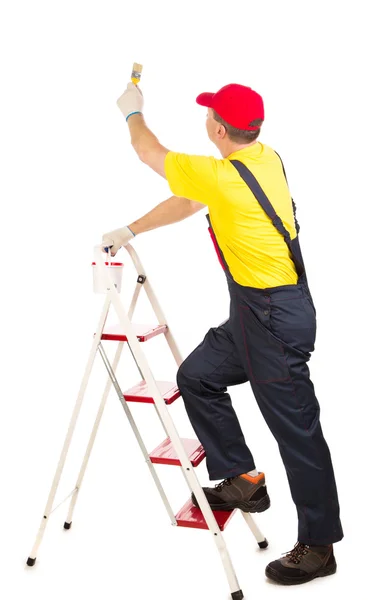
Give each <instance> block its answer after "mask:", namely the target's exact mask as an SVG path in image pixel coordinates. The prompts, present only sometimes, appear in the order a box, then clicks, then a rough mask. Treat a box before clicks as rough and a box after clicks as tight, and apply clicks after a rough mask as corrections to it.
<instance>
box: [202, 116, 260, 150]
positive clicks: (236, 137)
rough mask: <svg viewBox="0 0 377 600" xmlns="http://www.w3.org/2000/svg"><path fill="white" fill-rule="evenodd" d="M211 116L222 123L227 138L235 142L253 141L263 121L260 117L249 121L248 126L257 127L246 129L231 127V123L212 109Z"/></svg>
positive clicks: (245, 142) (246, 142)
mask: <svg viewBox="0 0 377 600" xmlns="http://www.w3.org/2000/svg"><path fill="white" fill-rule="evenodd" d="M212 110H213V109H212ZM213 118H214V119H215V121H217V122H218V123H220V124H221V125H224V127H225V129H226V132H227V134H228V136H229V139H230V140H231V141H232V142H236V144H251V142H254V141H255V140H256V139H257V137H258V136H259V134H260V128H261V126H262V123H263V120H262V119H255V121H252V122H251V123H250V127H258V128H259V129H257V130H256V131H247V130H246V129H238V128H237V127H233V125H229V123H227V122H226V121H224V119H223V118H222V117H220V115H218V114H217V112H216V111H215V110H214V111H213Z"/></svg>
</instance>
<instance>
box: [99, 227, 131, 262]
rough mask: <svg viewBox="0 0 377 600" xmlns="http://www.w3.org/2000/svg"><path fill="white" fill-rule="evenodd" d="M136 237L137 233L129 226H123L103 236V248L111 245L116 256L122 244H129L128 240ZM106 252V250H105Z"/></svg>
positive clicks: (113, 254)
mask: <svg viewBox="0 0 377 600" xmlns="http://www.w3.org/2000/svg"><path fill="white" fill-rule="evenodd" d="M134 237H135V234H134V233H133V232H132V231H131V229H129V227H121V228H120V229H114V231H109V233H104V234H103V236H102V246H103V248H110V247H111V256H115V255H116V253H117V252H118V250H119V248H120V247H121V246H127V244H128V242H129V241H130V240H132V239H133V238H134ZM103 252H105V250H103Z"/></svg>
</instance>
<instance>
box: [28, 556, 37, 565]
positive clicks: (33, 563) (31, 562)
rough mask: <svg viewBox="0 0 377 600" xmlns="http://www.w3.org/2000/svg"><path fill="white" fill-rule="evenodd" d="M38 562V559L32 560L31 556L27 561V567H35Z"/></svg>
mask: <svg viewBox="0 0 377 600" xmlns="http://www.w3.org/2000/svg"><path fill="white" fill-rule="evenodd" d="M36 560H37V559H36V558H30V556H29V558H28V559H27V561H26V564H27V566H28V567H34V565H35V561H36Z"/></svg>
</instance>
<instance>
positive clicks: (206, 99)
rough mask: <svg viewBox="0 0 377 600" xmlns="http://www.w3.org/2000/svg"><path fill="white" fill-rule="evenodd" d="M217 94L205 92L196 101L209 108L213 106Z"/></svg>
mask: <svg viewBox="0 0 377 600" xmlns="http://www.w3.org/2000/svg"><path fill="white" fill-rule="evenodd" d="M214 95H215V94H211V92H204V93H203V94H199V96H198V97H197V99H196V102H197V104H200V106H207V107H208V108H210V107H211V105H212V98H213V97H214Z"/></svg>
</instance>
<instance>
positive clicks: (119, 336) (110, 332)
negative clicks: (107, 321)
mask: <svg viewBox="0 0 377 600" xmlns="http://www.w3.org/2000/svg"><path fill="white" fill-rule="evenodd" d="M132 327H133V330H134V332H135V334H136V336H137V338H138V340H139V342H146V341H147V340H150V339H151V338H153V337H155V336H156V335H160V334H161V333H165V332H166V331H167V329H168V326H167V325H140V324H137V323H135V324H134V323H132ZM101 339H102V340H110V341H114V342H127V336H126V334H125V333H124V332H123V329H122V326H121V325H120V323H119V324H116V325H106V326H105V329H104V331H103V333H102V337H101Z"/></svg>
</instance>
